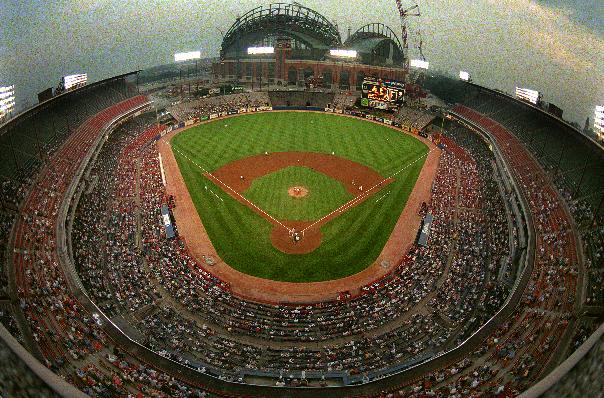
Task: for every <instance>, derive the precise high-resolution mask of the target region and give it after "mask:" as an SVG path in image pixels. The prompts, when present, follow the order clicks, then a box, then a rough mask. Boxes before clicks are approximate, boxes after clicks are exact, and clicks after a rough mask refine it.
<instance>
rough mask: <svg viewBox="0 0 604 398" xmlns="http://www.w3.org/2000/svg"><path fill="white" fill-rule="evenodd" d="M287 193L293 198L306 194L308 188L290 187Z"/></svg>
mask: <svg viewBox="0 0 604 398" xmlns="http://www.w3.org/2000/svg"><path fill="white" fill-rule="evenodd" d="M287 193H288V194H289V196H291V197H293V198H303V197H305V196H306V195H308V189H307V188H304V187H290V188H289V189H288V190H287Z"/></svg>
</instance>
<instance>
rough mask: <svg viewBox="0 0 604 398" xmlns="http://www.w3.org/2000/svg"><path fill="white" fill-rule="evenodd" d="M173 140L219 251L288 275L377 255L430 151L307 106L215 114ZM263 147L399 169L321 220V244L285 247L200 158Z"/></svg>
mask: <svg viewBox="0 0 604 398" xmlns="http://www.w3.org/2000/svg"><path fill="white" fill-rule="evenodd" d="M172 146H173V148H174V150H175V151H174V154H175V156H176V160H177V162H178V164H179V167H180V170H181V173H182V174H183V177H184V180H185V183H186V184H187V187H188V189H189V192H190V194H191V197H192V199H193V202H194V204H195V206H196V208H197V211H198V212H199V214H200V217H201V220H202V222H203V225H204V227H205V228H206V230H207V232H208V234H209V236H210V239H211V240H212V243H213V245H214V247H215V248H216V250H217V252H218V254H219V255H220V257H221V258H222V259H223V260H224V261H225V262H226V263H228V264H229V265H230V266H232V267H233V268H235V269H237V270H239V271H241V272H244V273H247V274H250V275H254V276H258V277H262V278H267V279H273V280H279V281H288V282H316V281H324V280H332V279H338V278H342V277H346V276H349V275H352V274H355V273H357V272H360V271H362V270H363V269H365V268H367V267H368V266H369V265H370V264H371V263H372V262H373V261H375V259H376V258H377V256H378V255H379V253H380V252H381V250H382V248H383V247H384V244H385V243H386V241H387V240H388V237H389V236H390V234H391V233H392V230H393V228H394V226H395V224H396V221H397V220H398V217H399V216H400V213H401V211H402V210H403V208H404V206H405V203H406V201H407V198H408V197H409V194H410V193H411V191H412V189H413V186H414V185H415V182H416V180H417V177H418V175H419V173H420V171H421V168H422V166H423V164H424V160H425V155H426V153H427V151H428V148H427V147H426V145H424V144H423V143H421V142H420V141H418V140H417V139H415V138H413V137H410V136H408V135H405V134H402V133H401V132H398V131H395V130H393V129H391V128H388V127H386V126H382V125H378V124H375V123H370V122H367V121H363V120H359V119H355V118H348V117H342V116H337V115H330V114H321V113H307V112H272V113H262V114H249V115H242V116H237V117H233V118H229V119H223V120H218V121H215V122H211V123H207V124H203V125H200V126H197V127H195V128H192V129H189V130H186V131H184V132H182V133H180V134H178V135H176V136H175V137H174V138H173V139H172ZM265 151H268V152H285V151H306V152H318V153H331V152H335V154H336V155H337V156H341V157H344V158H347V159H350V160H353V161H355V162H358V163H361V164H364V165H366V166H368V167H371V168H373V169H374V170H376V171H377V172H379V173H380V174H381V175H382V176H384V177H389V176H392V175H393V174H394V173H397V172H399V171H400V170H402V171H401V172H400V173H398V174H397V175H396V177H395V181H394V182H393V183H392V184H390V185H388V186H387V187H386V188H385V189H384V190H383V191H381V192H379V193H377V194H376V195H375V196H374V197H372V198H370V199H369V200H367V201H365V202H364V203H362V204H361V205H359V206H357V207H354V208H352V209H350V210H348V211H347V212H345V213H343V214H342V215H341V216H339V217H337V218H336V219H334V220H332V221H330V222H329V223H327V224H326V225H324V226H323V227H322V229H321V232H322V233H323V243H322V244H321V247H319V248H318V249H317V250H315V251H314V252H312V253H309V254H306V255H287V254H285V253H282V252H280V251H278V250H277V249H275V248H274V247H273V246H272V244H271V242H270V231H271V229H272V226H271V224H270V223H269V222H268V221H266V220H264V219H263V218H262V217H260V216H258V215H257V214H255V213H254V212H253V211H251V210H250V209H249V208H247V207H246V206H243V205H242V204H240V203H239V202H237V201H236V200H234V199H232V198H231V197H230V196H229V195H228V194H226V193H225V192H223V191H222V190H221V189H220V188H218V187H217V186H216V185H214V184H213V183H211V182H210V181H209V180H207V179H206V178H205V177H203V175H202V170H201V169H200V168H199V167H198V166H197V165H199V166H201V167H203V168H204V169H206V170H208V171H213V170H216V169H218V168H219V167H221V166H223V165H225V164H227V163H229V162H232V161H233V160H237V159H241V158H245V157H249V156H254V155H258V154H262V153H264V152H265ZM181 153H182V154H184V155H186V156H187V157H189V158H190V159H193V160H194V161H195V163H196V164H197V165H195V164H193V163H192V162H190V161H189V160H187V159H186V158H185V157H184V156H182V155H181ZM418 159H419V160H418ZM215 195H218V196H219V197H220V198H221V199H222V201H221V200H219V199H218V198H217V197H216V196H215ZM380 198H381V199H380ZM378 199H380V200H379V201H378ZM376 201H377V202H376ZM176 222H177V223H178V220H176ZM418 227H419V226H418V225H412V226H409V228H418Z"/></svg>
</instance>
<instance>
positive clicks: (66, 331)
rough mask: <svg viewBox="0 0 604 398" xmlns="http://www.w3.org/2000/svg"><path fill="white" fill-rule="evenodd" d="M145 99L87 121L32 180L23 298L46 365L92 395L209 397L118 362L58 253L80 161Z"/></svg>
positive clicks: (21, 241)
mask: <svg viewBox="0 0 604 398" xmlns="http://www.w3.org/2000/svg"><path fill="white" fill-rule="evenodd" d="M145 102H146V98H145V97H134V98H132V99H129V100H127V101H125V102H121V103H119V104H117V105H115V106H113V107H109V108H107V109H106V110H105V111H103V112H101V113H99V114H98V115H96V116H95V117H94V118H91V119H89V120H88V121H86V122H85V123H84V124H83V125H82V126H81V127H80V128H79V129H78V130H77V131H76V132H74V134H73V135H72V136H71V137H70V138H69V140H68V141H67V142H66V144H65V145H63V146H62V147H61V149H59V150H58V151H57V152H56V153H55V154H54V155H53V157H52V158H51V159H50V160H49V165H48V167H46V168H45V169H44V170H43V175H42V176H40V178H38V179H37V180H36V181H35V182H34V184H33V185H32V188H31V191H30V193H29V195H28V196H27V198H26V199H25V201H24V203H23V205H22V207H21V212H20V215H19V220H18V221H17V224H16V238H15V249H14V251H13V256H14V259H13V264H14V266H15V270H16V273H17V275H16V283H17V287H18V297H19V300H20V307H21V309H22V310H23V312H24V314H25V317H26V319H27V321H28V324H29V327H30V329H31V335H32V339H33V341H34V343H35V344H36V346H37V347H38V349H39V350H40V354H41V355H42V357H43V363H44V364H45V365H46V366H47V367H48V368H50V369H51V370H52V371H53V372H55V373H57V374H59V375H62V376H63V377H64V378H65V379H66V380H68V381H70V382H71V383H72V384H74V385H76V386H78V387H79V388H81V389H82V390H83V391H84V392H86V393H88V394H90V395H92V396H108V395H113V396H115V395H123V396H128V395H131V396H136V395H139V396H142V395H141V394H145V395H155V396H179V397H188V396H196V397H201V396H204V394H205V393H203V392H201V391H199V390H197V389H194V388H191V387H188V386H187V385H186V384H184V383H182V382H180V381H176V380H174V379H173V378H172V377H170V376H167V375H165V374H162V373H160V372H157V371H155V370H153V369H150V368H148V367H146V366H145V365H144V364H143V363H140V362H139V361H137V360H136V359H134V358H129V359H125V360H120V361H118V358H119V357H117V356H115V352H116V350H117V349H116V347H114V346H113V343H112V342H111V341H110V340H109V339H108V337H107V336H106V335H105V333H104V332H103V331H102V330H101V329H100V328H99V318H98V317H95V315H94V314H89V313H88V312H87V311H86V310H85V309H84V307H83V306H82V305H81V304H80V303H79V302H78V300H76V299H75V298H74V297H73V296H72V295H71V293H70V288H69V284H68V279H69V277H68V276H66V274H65V273H64V270H63V269H62V268H61V267H60V266H59V261H58V257H57V256H58V251H57V242H56V235H55V231H56V223H57V217H58V211H59V208H60V206H61V200H62V198H63V196H64V195H65V193H66V190H67V188H68V185H69V183H70V181H71V179H73V178H74V176H75V172H76V170H77V168H78V165H79V163H80V162H81V161H82V160H83V159H84V158H85V155H86V154H87V153H88V152H89V151H90V150H91V148H92V146H93V144H94V143H95V141H96V139H97V138H98V137H99V135H100V134H101V133H102V132H103V128H104V126H105V125H106V124H108V123H109V122H110V121H111V120H113V119H114V118H115V117H116V116H118V115H122V114H124V113H126V112H128V111H130V110H131V109H133V108H136V107H138V106H140V105H143V104H144V103H145ZM97 250H98V246H97ZM117 351H119V350H117ZM107 362H109V363H107Z"/></svg>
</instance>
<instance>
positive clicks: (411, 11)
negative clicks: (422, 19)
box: [396, 0, 423, 72]
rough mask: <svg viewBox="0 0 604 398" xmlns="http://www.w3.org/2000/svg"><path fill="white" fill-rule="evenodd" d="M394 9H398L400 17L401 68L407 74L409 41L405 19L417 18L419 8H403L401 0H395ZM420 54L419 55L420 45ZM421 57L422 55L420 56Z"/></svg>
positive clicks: (415, 6)
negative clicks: (401, 41)
mask: <svg viewBox="0 0 604 398" xmlns="http://www.w3.org/2000/svg"><path fill="white" fill-rule="evenodd" d="M396 8H397V9H398V13H399V15H400V17H401V38H402V40H403V68H404V69H405V70H406V71H407V72H409V40H408V35H409V33H408V30H407V18H408V17H419V16H420V15H421V14H420V12H419V6H418V5H417V4H415V5H413V6H411V7H409V8H405V6H404V5H403V2H402V1H401V0H396ZM420 53H421V45H420ZM422 56H423V55H422Z"/></svg>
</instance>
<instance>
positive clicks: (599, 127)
mask: <svg viewBox="0 0 604 398" xmlns="http://www.w3.org/2000/svg"><path fill="white" fill-rule="evenodd" d="M594 129H595V130H596V132H598V133H600V134H604V106H596V111H595V115H594Z"/></svg>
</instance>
